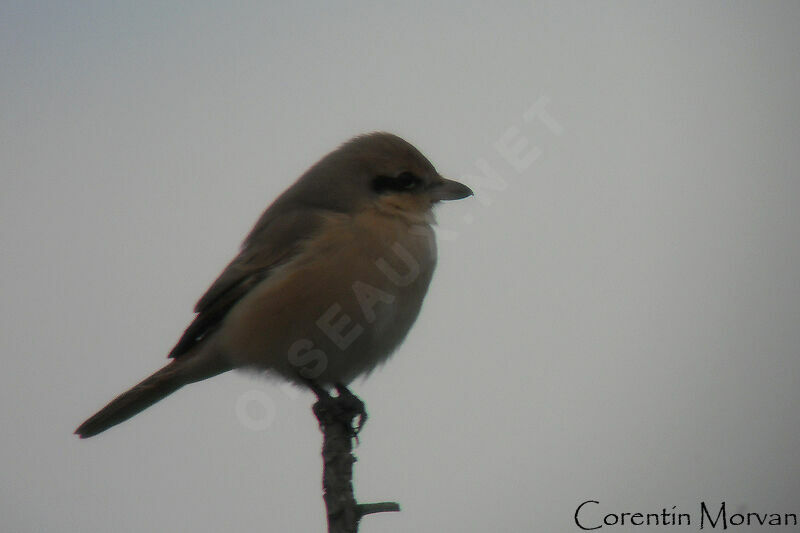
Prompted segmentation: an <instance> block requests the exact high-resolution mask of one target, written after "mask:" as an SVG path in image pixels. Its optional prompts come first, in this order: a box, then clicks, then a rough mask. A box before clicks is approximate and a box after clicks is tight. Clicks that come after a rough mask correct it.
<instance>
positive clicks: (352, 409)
mask: <svg viewBox="0 0 800 533" xmlns="http://www.w3.org/2000/svg"><path fill="white" fill-rule="evenodd" d="M309 386H310V387H311V390H312V391H314V394H316V395H317V403H315V404H314V414H315V415H316V417H317V419H318V420H319V422H320V424H327V423H331V422H333V423H338V424H341V425H342V426H343V427H344V428H345V429H346V431H347V434H348V435H349V436H350V437H351V438H354V439H355V440H356V444H358V433H359V432H360V431H361V428H362V427H363V426H364V423H365V422H366V421H367V411H366V409H365V408H364V402H362V401H361V400H360V399H359V398H358V396H356V395H355V394H353V393H352V392H350V391H349V390H348V389H347V387H345V386H344V385H341V384H336V385H335V387H336V392H337V395H336V396H331V395H330V393H328V391H327V390H325V389H324V388H322V387H320V386H319V385H317V384H316V383H312V384H310V385H309ZM356 418H357V419H358V423H356V424H354V422H355V420H356Z"/></svg>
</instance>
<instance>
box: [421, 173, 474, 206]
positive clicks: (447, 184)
mask: <svg viewBox="0 0 800 533" xmlns="http://www.w3.org/2000/svg"><path fill="white" fill-rule="evenodd" d="M473 194H474V193H473V192H472V189H470V188H469V187H467V186H466V185H464V184H463V183H459V182H457V181H455V180H449V179H447V178H442V181H438V182H436V183H435V184H434V185H433V187H432V188H431V191H430V195H431V199H432V200H433V201H434V202H440V201H442V200H460V199H461V198H466V197H467V196H472V195H473Z"/></svg>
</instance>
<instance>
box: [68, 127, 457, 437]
mask: <svg viewBox="0 0 800 533" xmlns="http://www.w3.org/2000/svg"><path fill="white" fill-rule="evenodd" d="M471 194H472V191H471V190H470V189H469V187H467V186H466V185H463V184H461V183H459V182H457V181H453V180H449V179H446V178H443V177H442V176H441V175H439V173H438V172H437V171H436V169H435V168H434V167H433V165H432V164H431V163H430V162H429V161H428V160H427V159H426V158H425V156H423V155H422V154H421V153H420V152H419V151H418V150H417V149H416V148H414V146H412V145H411V144H409V143H408V142H406V141H404V140H403V139H401V138H400V137H397V136H396V135H392V134H389V133H383V132H378V133H371V134H367V135H361V136H358V137H355V138H353V139H351V140H350V141H348V142H346V143H345V144H343V145H342V146H340V147H339V148H338V149H337V150H334V151H333V152H331V153H329V154H328V155H326V156H325V157H323V158H322V159H321V160H320V161H319V162H317V163H316V164H315V165H314V166H312V167H311V168H310V169H309V170H308V171H306V172H305V174H303V175H302V176H301V177H300V178H299V179H298V180H297V181H296V182H295V183H294V184H293V185H292V186H291V187H289V188H288V189H287V190H286V191H285V192H284V193H283V194H281V195H280V196H279V197H278V198H277V199H276V200H275V201H274V202H273V203H272V205H270V206H269V207H268V208H267V210H266V211H265V212H264V213H263V214H262V215H261V217H260V218H259V219H258V221H257V222H256V224H255V226H254V227H253V229H252V230H251V231H250V234H249V235H248V236H247V238H246V239H245V240H244V243H243V244H242V247H241V250H240V252H239V254H238V255H237V256H236V257H235V258H234V259H233V261H231V262H230V264H229V265H228V266H227V267H226V268H225V270H224V271H223V272H222V274H220V276H219V277H218V278H217V279H216V281H214V283H213V284H212V285H211V287H210V288H209V289H208V290H207V291H206V293H205V294H204V295H203V296H202V297H201V298H200V300H199V301H198V302H197V305H196V306H195V313H196V316H195V318H194V320H193V322H192V323H191V324H190V325H189V327H188V328H186V331H185V332H184V333H183V336H182V337H181V338H180V340H178V343H177V344H176V345H175V347H174V348H173V349H172V351H171V352H170V353H169V357H170V358H171V359H172V361H171V362H170V363H169V364H167V365H166V366H165V367H163V368H162V369H161V370H159V371H157V372H156V373H154V374H153V375H151V376H150V377H148V378H146V379H145V380H144V381H142V382H141V383H139V384H138V385H136V386H134V387H133V388H131V389H130V390H128V391H126V392H124V393H122V394H121V395H119V396H117V397H116V398H115V399H114V400H112V401H111V403H109V404H108V405H107V406H105V407H104V408H103V409H101V410H100V411H99V412H98V413H97V414H95V415H94V416H92V417H91V418H89V419H88V420H86V422H84V423H83V424H81V426H80V427H79V428H78V429H77V430H76V431H75V433H76V434H77V435H79V436H80V437H81V438H86V437H91V436H93V435H97V434H98V433H100V432H102V431H105V430H107V429H108V428H110V427H112V426H114V425H116V424H119V423H120V422H123V421H125V420H127V419H128V418H130V417H132V416H134V415H135V414H137V413H139V412H140V411H142V410H144V409H146V408H147V407H149V406H150V405H152V404H154V403H156V402H157V401H159V400H161V399H163V398H164V397H166V396H168V395H169V394H171V393H173V392H175V391H176V390H178V389H179V388H181V387H182V386H183V385H186V384H188V383H193V382H196V381H200V380H203V379H206V378H210V377H212V376H215V375H217V374H220V373H222V372H226V371H228V370H231V369H234V368H253V369H259V370H266V371H268V372H269V373H274V374H277V375H279V376H282V377H283V378H285V379H287V380H290V381H293V382H296V383H298V384H301V385H305V386H310V387H311V388H313V389H315V390H320V389H322V388H326V387H330V386H336V387H337V388H339V387H341V388H344V387H346V385H347V384H348V383H349V382H350V381H352V380H353V379H354V378H355V377H357V376H359V375H362V374H366V373H368V372H370V371H371V370H372V369H373V368H375V367H376V366H377V365H379V364H380V363H382V362H383V361H385V360H386V358H387V357H388V356H389V355H390V354H391V353H392V352H393V351H394V350H395V348H397V346H398V345H399V344H400V343H401V342H402V341H403V339H404V338H405V336H406V334H407V333H408V330H409V328H411V326H412V324H413V323H414V321H415V320H416V318H417V315H418V314H419V311H420V307H421V306H422V300H423V298H424V297H425V293H426V292H427V290H428V285H429V283H430V281H431V276H432V274H433V270H434V266H435V264H436V241H435V238H434V233H433V229H432V227H431V225H432V224H433V223H434V218H433V214H432V211H431V209H432V207H433V206H434V205H435V204H436V203H437V202H439V201H441V200H456V199H460V198H465V197H467V196H470V195H471ZM344 390H346V388H345V389H344Z"/></svg>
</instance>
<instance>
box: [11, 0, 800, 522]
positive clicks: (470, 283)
mask: <svg viewBox="0 0 800 533" xmlns="http://www.w3.org/2000/svg"><path fill="white" fill-rule="evenodd" d="M268 4H269V3H266V2H236V3H224V4H219V5H212V3H210V2H193V3H164V2H129V3H127V4H124V5H121V4H120V3H111V2H10V1H4V2H2V5H0V91H2V98H0V139H1V143H0V176H1V177H2V196H0V232H1V233H0V249H2V259H0V261H2V263H0V268H1V270H0V274H2V275H0V287H2V309H0V353H2V365H3V366H2V372H0V427H2V431H0V465H1V466H2V475H1V476H0V529H2V530H3V531H9V532H40V531H69V532H108V531H114V532H134V531H136V532H138V531H192V532H218V531H240V532H249V531H252V532H256V531H258V532H262V531H324V530H325V526H324V523H325V517H324V508H323V504H322V500H321V497H320V472H321V465H320V458H319V447H320V443H321V435H320V433H319V432H318V429H317V426H316V421H315V420H314V418H313V416H312V414H311V411H310V406H311V404H312V399H313V398H312V396H311V395H309V394H307V393H299V392H297V391H293V390H291V389H286V388H285V387H281V386H280V385H279V384H277V383H275V382H271V381H268V380H264V379H262V378H260V377H257V376H251V375H244V374H240V373H229V374H226V375H223V376H219V377H217V378H215V379H213V380H210V381H207V382H203V383H200V384H196V385H192V386H190V387H187V388H185V389H183V390H181V391H179V392H178V393H176V394H175V395H173V396H172V397H170V398H168V399H167V400H165V401H163V402H161V403H160V404H158V405H157V406H156V407H155V408H152V409H150V410H148V411H146V412H144V413H143V414H141V415H139V416H137V417H136V418H134V419H132V420H130V421H128V422H127V423H125V424H124V425H121V426H118V427H116V428H114V429H113V430H111V431H109V432H108V433H105V434H103V435H101V436H99V437H97V438H94V439H91V440H88V441H79V440H78V439H77V438H75V437H74V436H73V435H72V431H73V430H74V428H75V427H76V426H77V425H78V424H79V423H80V422H81V421H82V420H83V419H85V418H86V417H87V416H89V415H91V414H92V413H93V412H95V411H96V410H97V409H98V408H99V407H101V406H102V405H104V404H105V403H106V402H107V401H108V400H110V399H111V398H112V397H113V396H115V395H116V394H117V393H119V392H121V391H122V390H124V389H126V388H128V387H129V386H131V385H133V384H134V383H135V382H137V381H138V380H139V379H141V378H142V377H144V376H146V375H147V374H149V373H151V372H152V371H154V370H156V369H157V368H159V367H160V366H161V365H162V364H164V363H165V360H164V356H165V354H166V352H167V351H168V350H169V349H170V348H171V346H172V344H173V343H174V342H175V341H176V339H177V337H178V336H179V334H180V333H181V331H182V330H183V328H184V327H185V326H186V325H187V323H188V322H189V321H190V320H191V318H192V313H191V309H192V306H193V305H194V302H195V300H196V299H197V298H198V297H199V296H200V295H201V294H202V292H203V291H204V290H205V288H206V287H207V286H208V284H209V283H210V282H211V281H212V280H213V279H214V278H215V277H216V275H217V274H218V272H219V271H220V270H221V269H222V268H223V267H224V266H225V264H226V263H227V262H228V260H229V259H230V258H231V257H232V256H233V254H234V253H235V251H236V250H237V247H238V244H239V242H240V241H241V239H242V238H243V237H244V235H245V233H246V232H247V231H248V229H249V228H250V226H251V224H252V223H253V222H254V221H255V219H256V218H257V217H258V215H259V214H260V213H261V211H262V210H263V209H264V208H265V207H266V205H267V204H268V203H269V202H270V201H271V200H272V199H273V198H274V197H275V196H276V195H277V194H279V193H280V192H281V191H282V190H283V189H284V188H285V187H286V186H288V185H289V184H290V183H291V182H292V181H293V180H294V179H295V178H296V177H297V176H298V175H299V174H300V173H301V172H302V171H303V170H305V169H306V168H307V167H308V166H310V165H311V164H312V163H314V162H315V161H316V160H317V159H318V158H319V157H320V156H322V155H324V154H325V153H326V152H328V151H329V150H331V149H333V148H335V147H336V146H337V145H338V144H339V143H341V142H342V141H344V140H346V139H347V138H349V137H351V136H353V135H355V134H358V133H363V132H368V131H372V130H376V129H381V130H388V131H392V132H395V133H397V134H399V135H401V136H403V137H405V138H406V139H407V140H409V141H411V142H412V143H414V144H415V145H417V146H418V147H419V148H420V149H421V150H422V151H423V153H425V154H426V155H427V156H428V157H429V158H430V159H431V160H432V161H433V162H434V164H435V165H436V166H437V167H438V169H439V170H440V171H441V172H442V173H443V174H445V175H449V176H452V177H455V178H459V179H461V180H463V181H465V182H466V183H468V184H470V185H473V186H475V189H476V192H477V193H478V194H477V196H476V198H474V199H470V200H467V201H464V202H456V203H452V204H447V205H442V206H441V207H440V208H439V210H438V218H439V221H440V226H441V228H440V231H439V234H440V249H439V252H440V254H439V255H440V260H439V266H438V270H437V272H436V275H435V276H434V281H433V284H432V286H431V290H430V292H429V294H428V298H427V300H426V303H425V306H424V308H423V312H422V314H421V316H420V318H419V320H418V322H417V325H416V326H415V328H414V329H413V330H412V332H411V334H410V336H409V338H408V340H407V341H406V342H405V344H404V345H403V346H402V347H401V349H400V350H399V351H398V352H397V353H396V354H395V356H394V357H393V358H392V359H391V360H390V361H389V363H388V364H387V365H386V366H385V367H384V368H382V369H381V370H379V371H378V372H376V373H375V374H373V375H372V376H371V377H370V378H369V379H368V380H367V381H364V382H357V383H356V384H355V385H354V387H353V390H354V391H355V392H356V393H357V394H359V395H360V396H361V397H362V398H363V399H364V400H365V401H366V403H367V407H368V409H369V412H370V414H371V418H370V420H369V422H368V423H367V426H366V427H365V429H364V431H363V433H362V436H361V437H362V438H361V446H360V447H359V448H358V449H357V455H358V458H359V461H358V463H357V464H356V495H357V497H358V498H359V500H361V501H363V502H369V501H380V500H396V501H398V502H400V503H401V505H402V508H403V510H402V512H401V513H399V514H384V515H376V516H371V517H368V518H366V519H365V520H364V522H363V523H362V531H364V532H386V533H389V532H392V533H393V532H398V533H399V532H408V531H463V532H483V531H508V532H523V531H536V532H538V531H547V532H561V531H565V532H569V531H578V530H577V528H576V526H575V524H574V523H573V518H572V517H573V513H574V511H575V508H576V507H577V505H578V504H580V503H581V502H583V501H584V500H588V499H594V500H598V501H600V502H601V505H600V506H599V507H598V508H597V509H596V510H594V511H592V512H591V513H589V514H588V515H587V516H589V517H592V518H596V519H597V520H599V518H597V517H599V516H600V515H601V514H602V513H605V512H623V511H629V512H636V511H641V512H659V511H660V510H661V509H662V508H665V507H666V508H668V509H669V508H671V507H672V506H673V505H675V506H677V508H678V510H679V511H680V512H687V513H691V514H692V516H693V518H697V516H698V508H699V504H700V501H706V502H709V503H713V504H718V503H719V502H720V501H722V500H725V501H727V502H728V506H729V507H732V508H734V509H736V510H740V511H741V510H748V511H760V512H796V513H800V463H799V462H798V455H797V450H798V449H800V431H798V427H800V424H799V423H798V417H800V415H798V401H799V400H800V393H798V380H800V353H799V351H800V281H799V280H798V274H799V273H800V177H799V176H798V169H799V168H800V150H799V149H798V148H799V147H800V103H799V101H798V95H800V69H799V68H798V65H800V33H798V30H797V29H798V28H799V27H800V4H798V3H797V2H727V3H717V2H703V3H696V2H671V3H661V2H611V3H609V2H592V3H583V2H579V3H571V2H563V1H558V2H555V1H554V2H536V3H495V4H492V5H491V6H489V5H488V4H485V3H480V2H476V3H473V4H468V3H440V4H436V5H433V6H431V5H428V3H424V2H422V3H412V2H403V3H402V5H398V6H395V7H385V6H376V5H373V4H371V3H352V2H348V3H335V5H334V4H329V3H325V2H319V3H311V2H304V3H298V4H295V5H291V6H290V5H289V3H288V2H287V3H286V5H285V6H283V7H280V6H269V5H268ZM536 105H538V106H540V107H539V109H545V110H546V112H547V114H546V117H548V119H549V120H543V119H542V117H543V116H544V115H542V114H538V115H535V116H534V115H531V114H528V119H526V111H527V110H530V109H531V108H532V106H536ZM504 136H505V137H504ZM501 139H505V140H506V141H508V140H509V139H511V140H514V141H515V142H527V146H526V147H525V150H523V152H525V153H527V154H529V159H528V160H527V161H526V162H525V163H527V164H517V166H516V167H515V165H514V164H512V163H513V162H511V161H509V160H508V158H504V157H503V156H502V155H501V153H500V152H499V151H498V148H497V146H498V145H497V142H498V140H501ZM521 139H523V141H521ZM502 142H503V141H501V145H502ZM512 144H513V143H512ZM518 163H519V162H518ZM487 168H489V169H491V172H489V174H493V176H492V177H487ZM237 409H238V411H237ZM237 413H238V414H237ZM662 529H663V528H662ZM640 530H649V529H647V528H637V531H640ZM653 530H654V531H655V530H656V528H653ZM691 530H696V526H694V527H692V528H690V529H687V531H691Z"/></svg>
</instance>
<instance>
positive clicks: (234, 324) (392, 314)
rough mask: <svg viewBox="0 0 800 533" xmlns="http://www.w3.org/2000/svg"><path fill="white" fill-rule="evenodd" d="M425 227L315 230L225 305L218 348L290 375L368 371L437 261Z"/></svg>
mask: <svg viewBox="0 0 800 533" xmlns="http://www.w3.org/2000/svg"><path fill="white" fill-rule="evenodd" d="M428 230H429V231H431V233H430V234H421V233H420V234H415V233H411V232H408V231H404V232H393V233H392V234H391V237H392V238H389V239H386V238H383V235H380V234H378V235H373V233H374V231H371V232H369V233H367V234H366V235H365V234H363V232H355V234H352V232H351V234H350V235H348V232H346V231H341V229H339V230H338V231H336V232H334V233H333V234H332V235H331V236H330V237H325V238H322V239H316V240H315V241H314V243H313V244H312V245H310V246H309V247H308V249H307V250H305V251H304V252H303V253H302V254H301V255H300V256H298V257H297V258H296V259H294V260H293V261H291V262H289V263H287V264H286V265H284V266H282V267H281V268H279V269H278V270H277V271H276V272H274V273H272V274H271V275H270V276H269V277H268V278H267V279H266V280H264V281H263V282H261V284H260V285H258V286H257V287H255V288H254V289H253V290H252V291H251V292H250V293H249V294H248V295H246V296H245V297H244V298H243V299H242V300H241V301H240V302H239V303H238V304H237V305H236V306H234V308H233V309H231V311H230V312H229V314H228V316H227V317H226V319H225V320H224V322H223V325H222V327H221V329H220V331H219V335H218V336H217V339H218V343H219V346H220V349H221V350H222V351H223V352H224V353H225V354H226V355H227V356H228V358H229V359H230V360H231V361H232V362H233V363H234V364H235V365H236V366H246V367H251V368H260V369H265V370H270V371H272V372H276V373H278V374H280V375H282V376H283V377H285V378H287V379H289V380H292V381H303V380H305V379H312V380H315V381H317V382H319V383H323V384H326V383H348V382H350V381H351V380H352V379H353V378H355V377H356V376H358V375H360V374H363V373H367V372H369V371H370V370H372V369H373V368H374V367H375V366H377V365H378V364H380V363H381V362H383V361H385V359H386V358H387V357H388V356H389V355H390V354H391V353H392V351H394V349H395V348H396V347H397V346H398V345H399V344H400V343H401V342H402V340H403V339H404V338H405V336H406V334H407V333H408V330H409V329H410V328H411V326H412V325H413V323H414V321H415V320H416V318H417V315H418V314H419V311H420V307H421V305H422V300H423V298H424V296H425V293H426V292H427V288H428V285H429V283H430V280H431V276H432V274H433V269H434V266H435V262H436V254H435V248H434V246H433V244H432V243H433V240H432V239H433V234H432V230H430V228H428ZM347 237H350V238H347Z"/></svg>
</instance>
